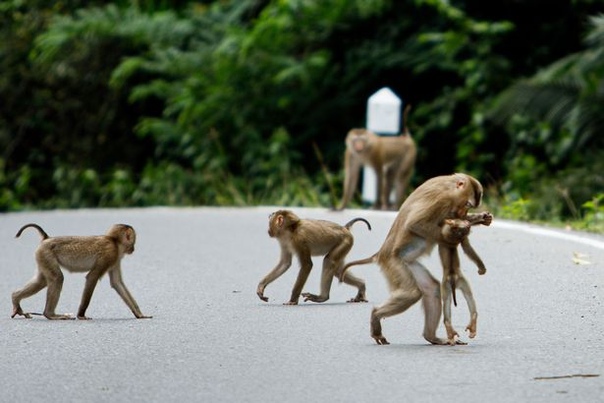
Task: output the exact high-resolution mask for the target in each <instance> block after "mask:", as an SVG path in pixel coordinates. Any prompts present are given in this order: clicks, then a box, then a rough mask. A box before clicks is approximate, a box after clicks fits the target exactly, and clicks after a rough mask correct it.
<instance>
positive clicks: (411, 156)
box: [337, 106, 417, 210]
mask: <svg viewBox="0 0 604 403" xmlns="http://www.w3.org/2000/svg"><path fill="white" fill-rule="evenodd" d="M408 111H409V106H407V107H406V108H405V113H404V116H405V117H404V121H405V122H406V121H407V113H408ZM416 156H417V149H416V146H415V142H414V141H413V138H412V137H411V134H410V133H409V130H408V128H407V126H405V129H404V132H403V133H402V134H401V135H399V136H383V137H381V136H378V135H377V134H375V133H373V132H372V131H370V130H367V129H352V130H350V131H349V132H348V135H347V136H346V152H345V153H344V169H345V171H344V194H343V196H342V201H341V202H340V205H339V206H338V207H337V210H343V209H345V208H346V206H347V205H348V203H349V202H350V200H351V199H352V196H353V194H354V192H355V190H356V187H357V183H358V181H359V171H360V169H361V167H362V166H370V167H372V168H373V170H374V171H375V173H376V176H377V187H376V197H375V202H374V208H376V209H382V210H388V209H391V208H394V209H397V208H398V207H399V206H400V205H401V203H402V201H403V198H404V196H405V190H406V188H407V185H408V184H409V180H410V179H411V175H412V174H413V169H414V165H415V158H416ZM393 187H394V188H395V201H394V204H392V205H391V204H390V194H391V192H392V189H393Z"/></svg>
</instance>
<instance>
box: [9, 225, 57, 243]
mask: <svg viewBox="0 0 604 403" xmlns="http://www.w3.org/2000/svg"><path fill="white" fill-rule="evenodd" d="M29 227H33V228H35V229H37V230H38V232H39V233H40V235H41V236H42V240H45V239H48V238H50V237H49V236H48V234H47V233H46V232H45V231H44V230H43V229H42V227H40V226H39V225H38V224H33V223H32V224H26V225H24V226H22V227H21V229H20V230H19V232H17V235H15V238H19V237H20V236H21V233H22V232H23V231H24V230H25V229H26V228H29Z"/></svg>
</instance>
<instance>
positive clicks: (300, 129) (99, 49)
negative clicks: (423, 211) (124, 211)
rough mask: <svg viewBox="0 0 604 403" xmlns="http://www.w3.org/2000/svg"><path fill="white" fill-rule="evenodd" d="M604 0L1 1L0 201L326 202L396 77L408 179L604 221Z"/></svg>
mask: <svg viewBox="0 0 604 403" xmlns="http://www.w3.org/2000/svg"><path fill="white" fill-rule="evenodd" d="M600 9H601V5H600V2H598V1H595V0H573V1H570V0H567V1H562V0H554V1H532V2H517V1H509V0H495V1H494V2H493V1H491V2H484V1H481V0H470V1H442V0H401V1H394V0H375V1H371V2H368V1H365V0H325V1H307V0H220V1H218V0H215V1H175V2H166V1H163V0H155V1H154V0H147V1H123V0H122V1H94V0H93V1H83V0H70V1H57V2H47V1H43V0H28V1H23V0H12V1H0V36H1V40H0V69H1V74H0V99H1V100H2V106H1V107H0V152H1V153H0V211H13V210H21V209H53V208H80V207H124V206H151V205H175V206H198V205H229V206H247V205H261V204H275V205H290V206H326V207H328V206H331V205H332V204H333V203H335V200H336V199H337V198H338V197H339V196H340V195H341V188H342V179H343V172H342V163H343V161H342V155H343V151H344V144H343V139H344V137H345V134H346V132H347V131H348V130H349V129H350V128H352V127H362V126H363V125H364V124H365V108H366V100H367V98H368V97H369V96H370V95H371V94H372V93H374V92H375V91H377V90H378V89H380V88H381V87H384V86H388V87H390V88H391V89H392V90H393V91H394V92H395V93H397V94H398V95H399V96H400V97H401V98H402V99H403V101H404V102H405V103H410V104H412V106H413V109H412V112H411V114H410V119H409V122H408V125H409V128H410V130H411V132H412V133H413V136H414V138H415V140H416V141H417V143H418V147H419V158H418V163H417V166H416V174H415V176H414V179H413V185H414V186H417V185H419V184H420V183H421V182H423V181H424V180H426V179H428V178H430V177H432V176H435V175H440V174H448V173H451V172H454V171H464V172H468V173H470V174H472V175H474V176H476V177H477V178H479V179H480V181H481V182H482V183H483V184H484V185H485V187H486V188H487V193H488V194H487V197H486V199H485V204H486V205H487V206H488V208H489V209H490V210H492V211H493V212H494V213H495V216H496V217H498V218H510V219H517V220H523V221H536V222H547V223H551V224H554V225H562V226H570V227H572V228H576V229H581V230H588V231H594V232H604V224H603V221H604V147H603V146H604V136H602V135H600V133H602V132H604V115H602V113H601V112H600V111H601V109H602V107H603V106H604V95H603V92H602V90H601V88H602V86H603V82H604V81H603V80H604V17H603V16H602V15H599V14H598V13H599V12H600ZM535 15H539V16H540V17H539V21H540V23H539V24H535V23H534V21H535V18H534V16H535ZM356 203H357V206H358V205H360V204H359V203H360V200H359V199H357V200H356Z"/></svg>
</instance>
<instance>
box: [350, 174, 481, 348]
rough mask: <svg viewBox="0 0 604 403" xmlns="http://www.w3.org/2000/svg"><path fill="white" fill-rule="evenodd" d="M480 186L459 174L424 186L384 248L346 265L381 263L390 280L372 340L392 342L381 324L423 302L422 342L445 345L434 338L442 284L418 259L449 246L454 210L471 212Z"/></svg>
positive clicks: (375, 314)
mask: <svg viewBox="0 0 604 403" xmlns="http://www.w3.org/2000/svg"><path fill="white" fill-rule="evenodd" d="M482 193H483V190H482V185H481V184H480V182H478V181H477V180H476V179H475V178H473V177H471V176H469V175H466V174H462V173H458V174H453V175H447V176H438V177H435V178H432V179H429V180H428V181H426V182H424V183H423V184H422V185H421V186H419V187H418V188H417V189H416V190H415V191H414V192H413V193H411V195H410V196H409V197H408V198H407V199H406V200H405V202H404V203H403V205H402V206H401V208H400V210H399V212H398V214H397V216H396V218H395V220H394V223H393V224H392V227H391V228H390V231H389V233H388V235H387V236H386V239H385V241H384V243H383V245H382V247H381V248H380V250H379V251H378V252H377V253H375V254H374V255H373V256H371V257H369V258H365V259H362V260H359V261H356V262H351V263H348V264H347V265H346V266H344V268H343V271H344V273H343V275H346V274H347V273H346V272H345V270H346V269H348V268H349V267H350V266H353V265H355V264H357V263H369V262H375V263H377V264H378V265H379V266H380V268H381V269H382V272H383V273H384V276H385V277H386V279H387V281H388V285H389V287H390V291H391V297H390V298H389V299H388V300H387V301H386V302H385V303H384V304H382V305H381V306H378V307H376V308H374V309H373V312H372V314H371V321H370V325H371V337H373V339H374V340H375V341H376V342H377V343H378V344H388V341H387V340H386V338H385V337H384V336H383V335H382V327H381V323H380V320H381V319H382V318H385V317H389V316H393V315H396V314H399V313H402V312H404V311H406V310H407V309H408V308H409V307H411V306H412V305H413V304H415V303H416V302H417V301H419V300H420V299H422V302H423V307H424V315H425V317H424V332H423V335H424V338H425V339H426V340H427V341H429V342H430V343H433V344H446V343H447V341H446V340H443V339H441V338H439V337H437V336H436V329H437V327H438V323H439V321H440V315H441V311H442V304H441V298H440V284H439V282H438V281H437V280H436V279H435V278H434V277H433V276H432V275H431V274H430V273H429V272H428V270H427V269H426V268H425V267H424V266H423V265H422V264H420V263H419V262H417V259H418V258H419V257H420V256H422V255H424V254H426V253H430V251H431V250H432V248H433V247H434V245H436V244H441V243H447V240H446V239H445V237H443V234H442V223H443V222H444V220H445V219H447V218H449V217H450V215H451V213H452V212H453V213H454V214H456V215H459V216H458V217H457V218H463V217H465V216H466V215H467V212H468V209H470V208H475V207H478V206H479V205H480V202H481V200H482Z"/></svg>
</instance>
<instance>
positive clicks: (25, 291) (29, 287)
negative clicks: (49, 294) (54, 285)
mask: <svg viewBox="0 0 604 403" xmlns="http://www.w3.org/2000/svg"><path fill="white" fill-rule="evenodd" d="M44 287H46V279H45V278H44V276H42V275H41V274H40V273H39V272H38V273H37V274H36V275H35V276H34V278H32V279H31V280H30V281H29V282H28V283H27V284H25V286H23V288H20V289H18V290H16V291H15V292H13V294H12V295H11V298H12V301H13V313H12V314H11V318H14V317H15V316H17V315H19V316H23V317H25V318H27V319H31V315H37V314H36V313H34V312H23V309H22V308H21V300H22V299H25V298H29V297H31V296H32V295H34V294H36V293H37V292H39V291H40V290H42V289H43V288H44Z"/></svg>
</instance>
